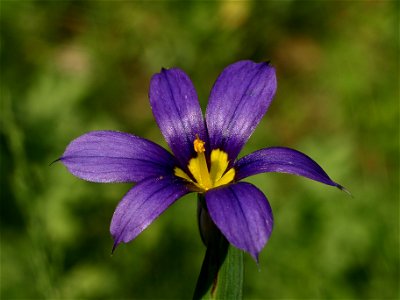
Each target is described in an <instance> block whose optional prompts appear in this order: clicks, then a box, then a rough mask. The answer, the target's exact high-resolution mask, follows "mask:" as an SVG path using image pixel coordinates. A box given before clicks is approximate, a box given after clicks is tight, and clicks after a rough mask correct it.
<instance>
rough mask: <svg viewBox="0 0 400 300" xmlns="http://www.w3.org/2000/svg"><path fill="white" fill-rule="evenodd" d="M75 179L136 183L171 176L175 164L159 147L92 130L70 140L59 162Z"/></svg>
mask: <svg viewBox="0 0 400 300" xmlns="http://www.w3.org/2000/svg"><path fill="white" fill-rule="evenodd" d="M59 160H60V161H61V162H62V163H63V164H64V165H65V166H66V167H67V168H68V170H69V171H70V172H71V173H72V174H73V175H75V176H77V177H79V178H82V179H85V180H88V181H93V182H137V181H140V180H143V179H145V178H147V177H154V176H161V175H167V174H171V173H172V172H173V171H172V170H173V168H174V166H175V165H176V161H175V159H174V157H173V156H172V155H171V154H170V153H169V152H168V151H167V150H165V149H164V148H162V147H160V146H159V145H157V144H155V143H153V142H151V141H148V140H146V139H142V138H139V137H137V136H134V135H131V134H127V133H122V132H117V131H92V132H89V133H86V134H84V135H82V136H80V137H78V138H77V139H75V140H73V141H72V142H71V143H70V144H69V145H68V146H67V149H66V150H65V152H64V154H63V156H62V157H61V158H60V159H59Z"/></svg>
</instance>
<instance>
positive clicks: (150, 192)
mask: <svg viewBox="0 0 400 300" xmlns="http://www.w3.org/2000/svg"><path fill="white" fill-rule="evenodd" d="M187 193H189V190H188V189H187V187H186V186H185V185H184V184H183V182H182V181H181V180H179V179H177V178H176V177H173V176H169V177H157V178H148V179H145V180H144V181H141V182H139V183H138V184H137V185H136V186H134V187H133V188H132V189H130V190H129V191H128V193H127V194H126V195H125V196H124V198H123V199H122V200H121V202H120V203H119V204H118V206H117V208H116V209H115V212H114V215H113V218H112V221H111V226H110V231H111V234H112V236H113V238H114V247H113V251H114V249H115V247H116V246H118V244H120V243H122V242H124V243H128V242H129V241H131V240H133V239H134V238H136V236H138V235H139V234H140V233H141V232H142V231H143V230H144V229H146V228H147V226H149V225H150V224H151V223H152V222H153V221H154V220H155V219H156V218H157V217H158V216H159V215H160V214H161V213H162V212H163V211H164V210H166V209H167V208H168V207H169V206H170V205H171V204H172V203H174V202H175V201H176V200H178V199H179V198H180V197H182V196H183V195H185V194H187Z"/></svg>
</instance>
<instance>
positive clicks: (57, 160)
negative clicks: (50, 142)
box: [49, 157, 62, 167]
mask: <svg viewBox="0 0 400 300" xmlns="http://www.w3.org/2000/svg"><path fill="white" fill-rule="evenodd" d="M61 160H62V157H59V158H57V159H56V160H53V161H52V162H51V163H49V167H50V166H52V165H53V164H55V163H56V162H59V161H61Z"/></svg>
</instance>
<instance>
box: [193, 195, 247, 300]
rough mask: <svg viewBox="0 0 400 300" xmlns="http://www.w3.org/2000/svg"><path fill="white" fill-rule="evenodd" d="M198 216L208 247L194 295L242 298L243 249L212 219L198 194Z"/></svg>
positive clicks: (199, 296)
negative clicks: (226, 236) (228, 237)
mask: <svg viewBox="0 0 400 300" xmlns="http://www.w3.org/2000/svg"><path fill="white" fill-rule="evenodd" d="M197 208H198V210H197V217H198V218H197V219H198V224H199V230H200V235H201V239H202V241H203V243H204V245H205V246H206V247H207V251H206V255H205V257H204V261H203V265H202V267H201V271H200V275H199V278H198V280H197V285H196V289H195V292H194V295H193V299H241V298H242V286H243V252H242V251H241V250H239V249H237V248H235V247H233V246H231V245H229V242H228V241H227V240H226V238H225V237H224V236H223V234H222V233H221V232H220V231H219V229H218V228H217V227H216V226H215V224H214V223H213V221H212V220H211V218H210V216H209V214H208V211H207V207H206V204H205V200H204V196H203V195H201V194H199V197H198V206H197Z"/></svg>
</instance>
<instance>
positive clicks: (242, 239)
mask: <svg viewBox="0 0 400 300" xmlns="http://www.w3.org/2000/svg"><path fill="white" fill-rule="evenodd" d="M205 198H206V203H207V208H208V212H209V214H210V216H211V219H212V220H213V221H214V223H215V225H217V227H218V228H219V230H221V232H222V234H223V235H224V236H225V237H226V239H227V240H228V241H229V242H230V243H231V244H232V245H234V246H235V247H237V248H239V249H242V250H244V251H247V252H249V253H250V254H251V255H252V256H253V257H254V259H255V260H256V261H257V262H258V254H259V253H260V251H261V249H262V248H263V247H264V245H265V244H266V242H267V241H268V238H269V236H270V235H271V231H272V227H273V217H272V210H271V207H270V205H269V203H268V200H267V198H266V197H265V196H264V194H263V193H262V192H261V191H260V190H259V189H258V188H256V187H255V186H254V185H252V184H250V183H247V182H239V183H235V184H231V185H226V186H224V187H222V188H217V189H212V190H210V191H208V192H207V193H206V194H205Z"/></svg>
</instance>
